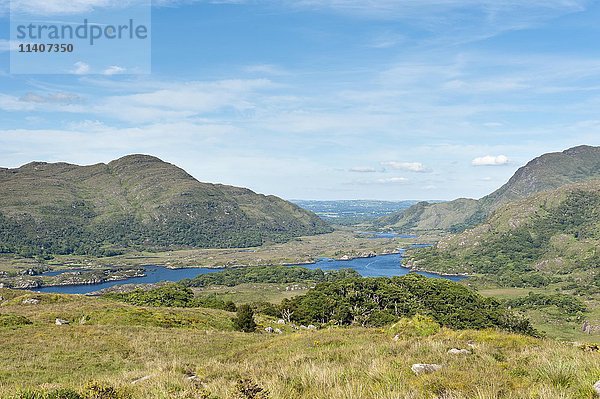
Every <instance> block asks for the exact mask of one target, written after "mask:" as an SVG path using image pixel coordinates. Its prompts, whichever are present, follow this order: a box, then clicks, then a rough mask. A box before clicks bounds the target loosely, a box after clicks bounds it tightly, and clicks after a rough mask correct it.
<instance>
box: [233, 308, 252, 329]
mask: <svg viewBox="0 0 600 399" xmlns="http://www.w3.org/2000/svg"><path fill="white" fill-rule="evenodd" d="M233 324H234V326H235V328H236V330H238V331H243V332H254V331H255V330H256V323H255V322H254V310H252V307H251V306H250V305H241V306H240V307H238V309H237V317H235V318H234V319H233Z"/></svg>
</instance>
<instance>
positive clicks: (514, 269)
mask: <svg viewBox="0 0 600 399" xmlns="http://www.w3.org/2000/svg"><path fill="white" fill-rule="evenodd" d="M598 248H600V180H592V181H588V182H583V183H576V184H571V185H566V186H563V187H561V188H559V189H556V190H553V191H545V192H542V193H538V194H536V195H533V196H530V197H528V198H525V199H522V200H519V201H515V202H512V203H509V204H507V205H504V206H502V207H500V208H498V209H497V210H496V211H495V212H494V213H493V214H492V215H491V217H490V218H489V219H488V221H487V222H486V223H484V224H481V225H479V226H477V227H475V228H472V229H470V230H466V231H465V232H463V233H461V234H458V235H453V236H450V237H448V238H446V239H444V240H442V241H441V242H439V243H438V245H437V246H436V247H435V248H430V249H424V250H418V251H414V252H412V253H411V257H412V259H411V262H410V265H411V266H413V267H415V268H423V269H427V270H436V271H443V272H451V273H480V274H484V275H488V276H491V277H493V279H494V280H495V281H496V282H499V283H500V284H502V285H507V286H517V287H518V286H522V287H535V286H538V287H539V286H547V285H548V284H551V283H563V288H565V289H567V290H568V289H575V290H576V291H577V292H578V293H581V294H598V293H600V268H599V266H600V252H598Z"/></svg>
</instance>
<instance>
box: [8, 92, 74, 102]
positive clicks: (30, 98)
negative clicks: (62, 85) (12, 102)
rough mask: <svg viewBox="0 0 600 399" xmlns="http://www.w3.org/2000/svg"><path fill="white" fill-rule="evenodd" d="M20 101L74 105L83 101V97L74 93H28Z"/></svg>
mask: <svg viewBox="0 0 600 399" xmlns="http://www.w3.org/2000/svg"><path fill="white" fill-rule="evenodd" d="M19 101H24V102H30V103H39V104H42V103H57V104H72V103H76V102H79V101H81V97H79V96H78V95H77V94H73V93H65V92H58V93H50V94H45V95H44V94H38V93H27V94H25V95H24V96H22V97H21V98H19Z"/></svg>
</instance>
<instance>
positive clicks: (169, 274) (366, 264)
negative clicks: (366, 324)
mask: <svg viewBox="0 0 600 399" xmlns="http://www.w3.org/2000/svg"><path fill="white" fill-rule="evenodd" d="M418 246H425V244H423V245H418ZM402 253H403V251H402V252H401V253H400V254H392V255H380V256H375V257H372V258H358V259H352V260H346V261H343V260H333V259H320V260H319V261H318V262H316V263H314V264H310V265H300V266H302V267H305V268H307V269H321V270H323V271H330V270H339V269H354V270H356V271H357V272H359V273H360V275H361V276H363V277H392V276H403V275H405V274H408V273H409V272H410V270H409V269H406V268H404V267H402V266H401V261H402ZM144 269H145V271H146V276H144V277H133V278H130V279H127V280H121V281H110V282H106V283H101V284H91V285H66V286H57V287H43V288H39V289H38V291H41V292H57V293H62V294H87V293H90V292H94V291H98V290H101V289H105V288H109V287H113V286H115V285H120V284H130V283H133V284H151V283H159V282H161V281H180V280H183V279H186V278H194V277H196V276H199V275H201V274H207V273H215V272H219V271H221V270H222V269H207V268H186V269H167V268H166V267H162V266H145V267H144ZM50 273H54V275H56V274H59V273H57V272H50ZM418 273H419V274H421V275H423V276H426V277H432V278H445V279H448V280H453V281H459V280H462V279H464V277H461V276H441V275H439V274H433V273H426V272H418Z"/></svg>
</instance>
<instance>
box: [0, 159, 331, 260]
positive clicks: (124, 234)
mask: <svg viewBox="0 0 600 399" xmlns="http://www.w3.org/2000/svg"><path fill="white" fill-rule="evenodd" d="M328 231H330V228H329V227H328V226H327V225H326V224H325V223H324V222H323V221H321V220H320V219H319V218H318V217H317V216H316V215H314V214H312V213H311V212H308V211H305V210H303V209H301V208H299V207H298V206H296V205H293V204H291V203H289V202H286V201H284V200H282V199H280V198H277V197H274V196H265V195H259V194H256V193H254V192H252V191H250V190H248V189H244V188H237V187H231V186H225V185H219V184H209V183H201V182H199V181H197V180H196V179H195V178H193V177H192V176H190V175H189V174H188V173H186V172H185V171H184V170H182V169H180V168H178V167H176V166H174V165H172V164H169V163H166V162H163V161H161V160H160V159H158V158H155V157H151V156H147V155H129V156H126V157H123V158H120V159H118V160H115V161H112V162H110V163H108V164H96V165H91V166H78V165H71V164H66V163H56V164H49V163H43V162H33V163H29V164H27V165H24V166H22V167H20V168H18V169H0V252H12V253H19V254H22V255H46V254H70V253H75V254H93V255H111V254H114V253H118V252H119V251H121V250H122V249H123V248H126V247H137V248H141V249H155V248H177V247H247V246H255V245H261V244H263V243H265V242H268V241H275V242H282V241H286V240H289V239H291V238H293V237H297V236H301V235H313V234H318V233H323V232H328Z"/></svg>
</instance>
